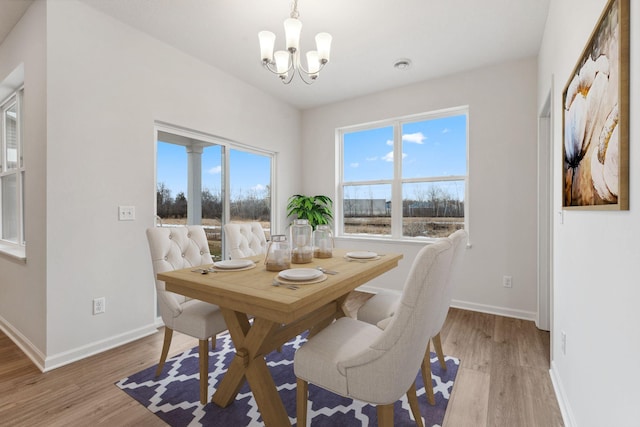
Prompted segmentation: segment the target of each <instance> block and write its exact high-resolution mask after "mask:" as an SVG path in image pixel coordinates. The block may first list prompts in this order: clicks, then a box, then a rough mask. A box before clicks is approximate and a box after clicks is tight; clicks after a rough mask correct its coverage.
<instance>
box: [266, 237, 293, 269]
mask: <svg viewBox="0 0 640 427" xmlns="http://www.w3.org/2000/svg"><path fill="white" fill-rule="evenodd" d="M264 263H265V265H266V267H267V271H282V270H286V269H288V268H290V267H291V251H290V250H289V242H287V236H285V235H284V234H275V235H273V236H271V242H269V246H267V256H266V257H265V259H264Z"/></svg>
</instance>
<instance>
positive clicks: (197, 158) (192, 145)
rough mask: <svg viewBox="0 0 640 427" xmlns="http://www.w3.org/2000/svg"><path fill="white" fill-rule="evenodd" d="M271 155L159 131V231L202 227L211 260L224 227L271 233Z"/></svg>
mask: <svg viewBox="0 0 640 427" xmlns="http://www.w3.org/2000/svg"><path fill="white" fill-rule="evenodd" d="M272 163H273V154H272V153H265V152H261V151H259V150H256V149H252V148H250V147H243V146H240V145H239V144H234V143H230V142H228V141H224V140H222V139H220V140H218V139H215V138H212V137H210V136H208V135H200V134H198V135H183V134H182V133H180V134H178V133H176V134H174V133H171V132H165V131H158V137H157V159H156V165H157V166H156V183H157V184H156V185H157V188H156V215H157V217H158V219H159V221H160V224H161V225H162V226H175V225H184V224H201V225H203V226H204V228H205V230H206V232H207V239H208V240H209V248H210V250H211V254H212V255H213V256H214V257H220V256H221V255H222V242H221V237H222V236H221V227H222V225H224V224H225V223H227V222H230V221H234V222H243V221H245V222H251V221H257V222H260V223H261V224H262V227H263V229H264V230H265V232H266V233H267V238H269V234H268V233H269V232H270V230H271V200H272V199H271V176H272Z"/></svg>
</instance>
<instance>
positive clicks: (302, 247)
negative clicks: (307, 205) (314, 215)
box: [290, 219, 313, 264]
mask: <svg viewBox="0 0 640 427" xmlns="http://www.w3.org/2000/svg"><path fill="white" fill-rule="evenodd" d="M290 232H291V262H292V263H294V264H306V263H309V262H311V261H313V242H312V241H311V225H309V221H308V220H306V219H296V220H295V221H294V222H293V225H292V226H291V230H290Z"/></svg>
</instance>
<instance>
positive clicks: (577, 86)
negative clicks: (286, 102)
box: [562, 0, 630, 210]
mask: <svg viewBox="0 0 640 427" xmlns="http://www.w3.org/2000/svg"><path fill="white" fill-rule="evenodd" d="M629 3H630V1H629V0H609V1H608V2H607V5H606V7H605V9H604V11H603V12H602V14H601V16H600V18H599V19H598V22H597V25H596V26H595V28H594V29H593V32H592V33H591V36H590V37H589V41H588V42H587V44H586V46H585V48H584V50H583V51H582V54H581V56H580V59H579V60H578V62H577V64H576V66H575V68H574V69H573V72H572V73H571V75H570V77H569V79H568V81H567V84H566V86H565V88H564V91H563V94H562V129H563V144H562V154H563V156H562V157H563V159H562V180H563V182H562V206H563V209H586V210H628V209H629V21H630V20H629Z"/></svg>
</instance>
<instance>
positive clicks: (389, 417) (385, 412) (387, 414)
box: [376, 403, 393, 427]
mask: <svg viewBox="0 0 640 427" xmlns="http://www.w3.org/2000/svg"><path fill="white" fill-rule="evenodd" d="M376 412H377V413H378V427H393V403H391V404H389V405H378V407H377V408H376Z"/></svg>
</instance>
